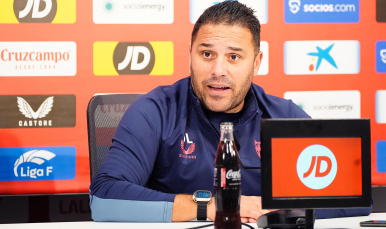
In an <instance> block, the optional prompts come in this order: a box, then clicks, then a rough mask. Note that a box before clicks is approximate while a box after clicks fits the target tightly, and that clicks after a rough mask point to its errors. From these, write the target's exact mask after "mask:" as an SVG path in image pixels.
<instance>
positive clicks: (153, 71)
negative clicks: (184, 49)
mask: <svg viewBox="0 0 386 229" xmlns="http://www.w3.org/2000/svg"><path fill="white" fill-rule="evenodd" d="M173 71H174V51H173V43H172V42H169V41H151V42H95V43H94V74H95V75H171V74H173Z"/></svg>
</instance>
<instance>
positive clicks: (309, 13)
mask: <svg viewBox="0 0 386 229" xmlns="http://www.w3.org/2000/svg"><path fill="white" fill-rule="evenodd" d="M284 20H285V22H286V23H358V22H359V0H285V1H284Z"/></svg>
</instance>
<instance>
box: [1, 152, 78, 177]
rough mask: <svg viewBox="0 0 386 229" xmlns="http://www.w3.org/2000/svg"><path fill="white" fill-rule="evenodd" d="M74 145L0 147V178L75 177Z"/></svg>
mask: <svg viewBox="0 0 386 229" xmlns="http://www.w3.org/2000/svg"><path fill="white" fill-rule="evenodd" d="M75 154H76V150H75V147H72V146H65V147H15V148H0V181H35V180H70V179H74V178H75Z"/></svg>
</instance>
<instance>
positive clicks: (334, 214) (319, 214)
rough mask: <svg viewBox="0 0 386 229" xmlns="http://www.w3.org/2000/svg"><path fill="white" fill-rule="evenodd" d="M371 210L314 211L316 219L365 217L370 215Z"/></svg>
mask: <svg viewBox="0 0 386 229" xmlns="http://www.w3.org/2000/svg"><path fill="white" fill-rule="evenodd" d="M371 210H372V208H346V209H316V210H315V213H316V218H317V219H327V218H338V217H350V216H367V215H370V213H371Z"/></svg>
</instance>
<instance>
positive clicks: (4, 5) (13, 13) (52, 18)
mask: <svg viewBox="0 0 386 229" xmlns="http://www.w3.org/2000/svg"><path fill="white" fill-rule="evenodd" d="M0 9H2V13H1V14H0V23H61V24H72V23H75V21H76V0H6V1H0Z"/></svg>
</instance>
